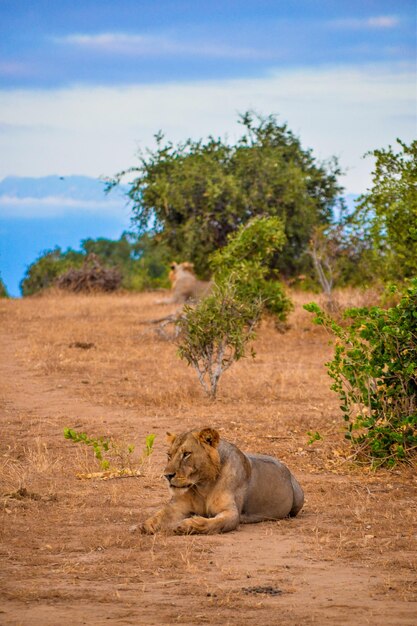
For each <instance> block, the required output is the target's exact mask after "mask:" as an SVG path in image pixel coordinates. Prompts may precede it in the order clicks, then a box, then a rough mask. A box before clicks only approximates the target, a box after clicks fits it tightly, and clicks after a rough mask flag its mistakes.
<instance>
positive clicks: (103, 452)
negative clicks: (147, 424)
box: [64, 428, 156, 471]
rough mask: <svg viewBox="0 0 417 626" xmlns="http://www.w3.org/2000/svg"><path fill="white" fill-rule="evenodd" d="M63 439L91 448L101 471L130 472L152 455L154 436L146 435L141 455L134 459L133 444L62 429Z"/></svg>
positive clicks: (71, 429)
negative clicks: (127, 470)
mask: <svg viewBox="0 0 417 626" xmlns="http://www.w3.org/2000/svg"><path fill="white" fill-rule="evenodd" d="M64 437H65V439H69V440H70V441H72V442H73V443H83V444H85V445H86V446H91V447H92V448H93V451H94V456H95V458H96V459H97V461H98V463H99V466H100V469H101V470H102V471H107V470H115V471H123V470H124V469H130V470H132V469H133V468H134V467H137V466H138V465H141V464H142V463H143V462H144V460H145V459H146V458H147V457H149V456H150V455H151V454H152V452H153V445H154V441H155V437H156V435H153V434H150V435H147V437H146V439H145V448H144V450H143V452H142V454H141V455H140V456H139V457H136V458H135V457H134V452H135V446H134V445H133V444H123V443H120V442H118V441H115V440H113V439H108V438H105V437H89V436H88V435H87V434H86V433H83V432H79V431H76V430H74V429H73V428H64Z"/></svg>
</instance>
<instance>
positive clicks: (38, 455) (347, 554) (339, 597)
mask: <svg viewBox="0 0 417 626" xmlns="http://www.w3.org/2000/svg"><path fill="white" fill-rule="evenodd" d="M293 296H294V298H295V300H296V309H295V311H294V312H293V313H292V315H291V317H290V320H289V323H290V328H289V330H288V331H287V332H286V333H284V334H281V333H279V332H277V330H276V329H275V327H274V325H273V323H272V322H269V321H267V322H264V323H263V326H262V328H261V330H260V332H259V334H258V338H257V340H256V342H255V346H254V347H255V350H256V354H257V356H256V358H255V359H254V360H252V359H251V358H248V359H244V360H242V361H241V362H239V363H237V364H236V365H235V366H233V367H232V368H231V369H230V370H229V371H228V372H227V373H226V374H225V375H224V377H223V379H222V380H221V383H220V390H219V396H218V399H217V400H216V401H215V402H210V401H209V400H208V399H206V397H205V396H204V393H203V391H202V390H201V388H200V387H199V384H198V380H197V377H196V375H195V373H194V372H193V371H192V369H190V368H188V367H187V366H186V364H185V363H183V362H182V361H180V360H179V358H178V357H177V356H176V347H175V345H174V344H173V343H172V342H169V341H165V340H163V339H162V338H161V337H159V336H158V335H157V334H156V333H155V329H154V327H153V326H152V325H149V324H146V321H147V320H150V319H153V318H156V317H158V316H163V315H164V314H167V313H169V312H171V311H172V309H170V308H169V307H168V306H163V305H159V306H158V305H156V304H155V300H156V299H157V295H155V294H141V295H112V296H110V295H107V296H89V297H85V296H57V295H50V296H47V297H41V298H28V299H24V300H19V301H18V300H9V301H7V300H4V301H1V303H0V342H1V343H0V345H1V359H0V419H1V435H2V436H1V439H0V520H1V521H0V559H1V564H0V623H1V624H7V625H13V626H17V625H24V626H26V625H30V626H37V625H39V626H48V625H51V626H59V625H61V624H71V625H72V626H75V625H78V624H91V625H94V626H99V625H102V624H136V625H139V624H140V625H142V624H143V625H153V624H155V625H171V624H172V625H174V624H183V625H197V624H198V625H199V624H218V625H222V626H226V625H228V624H230V625H240V624H242V625H243V624H272V625H274V624H279V625H283V626H285V625H287V624H288V625H289V624H291V625H292V626H293V625H294V624H303V625H304V624H318V625H323V624H324V625H326V624H335V625H338V626H339V625H344V624H346V625H355V626H357V625H358V624H361V625H362V624H374V625H375V626H380V625H385V624H387V625H388V624H390V625H392V626H398V625H402V624H415V623H416V616H417V580H416V570H417V568H416V565H417V563H416V554H417V553H416V543H417V542H416V539H417V528H416V519H417V515H416V512H417V505H416V491H417V478H416V472H415V467H414V468H413V467H410V466H404V467H401V468H398V469H395V470H393V471H386V470H382V471H379V472H371V471H369V470H367V469H364V468H360V467H357V466H356V465H355V464H354V463H353V462H352V460H351V459H350V458H349V455H350V450H349V448H348V447H347V446H348V444H347V443H346V442H345V440H344V437H343V423H342V422H343V420H342V418H341V414H340V410H339V402H338V398H337V396H336V395H335V394H334V393H333V392H331V391H330V390H329V385H330V379H329V378H328V376H327V373H326V369H325V367H324V363H325V361H326V360H327V359H328V358H329V356H330V355H331V353H332V348H331V346H329V337H328V336H327V335H326V333H325V331H323V330H322V329H320V328H317V327H314V326H313V325H312V324H311V319H310V316H309V314H308V313H306V312H305V311H303V310H302V307H301V304H302V302H303V301H306V300H308V299H309V297H308V296H306V295H303V296H301V295H298V294H293ZM352 303H353V304H354V303H355V302H352ZM206 425H210V426H213V427H216V428H218V429H219V431H220V433H221V436H222V437H224V438H226V439H228V440H229V441H232V442H234V443H236V444H237V445H238V446H239V447H240V448H241V449H243V450H247V451H251V452H261V453H267V454H273V455H275V456H277V457H278V458H280V459H281V460H283V461H284V462H285V463H287V464H288V466H289V467H290V468H291V470H292V471H293V472H294V474H295V475H296V476H297V478H298V479H299V481H300V483H301V484H302V486H303V487H304V490H305V493H306V503H305V507H304V509H303V510H302V512H301V513H300V514H299V515H298V516H297V517H296V518H295V519H288V520H282V521H279V522H266V523H259V524H252V525H244V526H241V527H240V528H239V529H238V530H236V531H235V532H231V533H227V534H224V535H218V536H198V537H196V536H166V535H161V534H160V535H156V536H154V537H149V536H143V535H141V534H140V533H139V532H138V530H137V526H138V524H139V523H140V522H141V521H142V520H143V519H145V518H146V517H147V516H148V515H149V514H150V513H151V512H152V511H154V510H155V509H156V508H157V507H158V506H159V505H160V504H161V503H162V502H163V501H164V500H166V498H167V497H168V492H167V488H166V485H165V484H164V479H163V478H162V471H163V467H164V462H165V453H166V446H165V439H164V435H165V432H166V431H167V430H169V431H171V432H180V431H182V430H185V429H189V428H192V427H200V426H201V427H203V426H206ZM65 427H71V428H74V429H76V430H79V431H83V432H86V433H88V435H90V436H95V437H100V436H105V437H111V438H113V439H114V440H116V441H117V442H118V444H117V446H118V447H117V450H116V452H117V453H118V454H119V456H120V459H121V462H122V463H125V464H126V463H127V461H126V459H127V457H129V456H132V455H129V454H128V453H127V452H126V446H127V445H129V444H135V446H136V450H139V451H141V450H142V449H143V446H144V440H145V436H146V435H147V434H149V433H155V434H156V440H155V449H154V453H153V455H152V456H151V457H150V458H149V459H148V460H146V461H145V462H144V463H143V465H142V472H143V475H142V476H141V477H136V478H120V479H112V480H107V481H103V480H80V479H78V478H77V477H76V474H77V472H88V471H97V470H98V469H99V467H98V465H97V461H96V459H95V458H94V455H93V451H92V449H91V448H90V447H87V446H85V445H82V444H74V443H73V442H71V441H68V440H66V439H65V438H64V436H63V429H64V428H65ZM316 431H318V432H319V433H320V435H321V437H322V439H320V440H317V441H315V442H314V443H312V444H309V443H308V442H309V439H310V438H311V436H310V435H308V434H307V433H308V432H313V433H314V432H316Z"/></svg>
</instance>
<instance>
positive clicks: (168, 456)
mask: <svg viewBox="0 0 417 626" xmlns="http://www.w3.org/2000/svg"><path fill="white" fill-rule="evenodd" d="M167 458H168V461H170V460H171V459H172V454H170V453H169V452H167Z"/></svg>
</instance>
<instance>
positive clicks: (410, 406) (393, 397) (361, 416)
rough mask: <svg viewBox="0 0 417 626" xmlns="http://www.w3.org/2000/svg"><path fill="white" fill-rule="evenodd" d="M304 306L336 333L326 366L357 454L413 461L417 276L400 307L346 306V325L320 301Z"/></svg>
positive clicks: (416, 444)
mask: <svg viewBox="0 0 417 626" xmlns="http://www.w3.org/2000/svg"><path fill="white" fill-rule="evenodd" d="M305 308H306V309H307V311H310V312H311V313H314V314H315V316H316V317H315V320H314V321H315V322H316V323H317V324H320V325H322V326H324V327H326V328H328V329H329V330H330V331H331V332H332V333H333V334H334V335H335V337H336V346H335V355H334V358H333V360H332V361H330V362H329V363H327V364H326V365H327V368H328V372H329V375H330V377H331V378H333V380H334V383H333V385H332V386H331V389H333V391H336V392H337V393H338V394H339V396H340V400H341V409H342V412H343V416H344V419H345V421H346V425H347V432H346V437H347V439H349V440H350V441H351V443H352V445H353V446H354V448H355V450H356V453H357V456H358V458H362V459H366V460H367V461H369V462H370V463H371V465H372V466H378V465H387V466H391V465H394V464H395V463H396V462H397V461H401V460H410V459H411V457H412V456H414V455H415V454H416V451H417V279H415V280H414V281H412V283H411V286H410V287H409V288H408V289H407V290H406V292H405V293H404V294H403V296H402V298H401V301H400V302H399V304H398V305H397V306H395V307H392V308H389V309H381V308H379V307H371V308H353V309H349V310H347V311H346V312H345V317H347V318H350V320H351V322H350V324H349V325H348V326H346V327H344V328H342V327H341V326H339V325H338V324H336V322H335V321H334V320H333V319H332V318H331V317H330V316H329V315H327V314H326V313H324V312H323V311H321V310H320V308H319V307H318V306H317V305H316V304H314V303H312V304H308V305H306V306H305Z"/></svg>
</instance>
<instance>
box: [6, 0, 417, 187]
mask: <svg viewBox="0 0 417 626" xmlns="http://www.w3.org/2000/svg"><path fill="white" fill-rule="evenodd" d="M415 32H416V19H415V2H414V0H360V1H359V0H348V1H344V0H333V1H330V0H320V2H319V1H318V0H293V1H286V2H284V1H281V0H275V1H269V0H250V1H248V0H246V1H245V0H240V1H238V0H221V1H219V0H211V1H210V2H207V1H206V2H204V1H201V2H196V1H195V0H192V1H191V0H190V1H184V0H158V1H155V0H151V1H148V0H145V1H143V0H142V1H141V0H118V1H117V2H115V1H114V0H112V1H110V2H109V1H108V0H53V1H51V0H0V179H1V178H3V177H5V176H8V175H22V176H46V175H49V174H54V173H55V174H64V175H72V174H84V175H89V176H100V175H111V174H113V173H114V172H116V171H119V170H120V169H123V168H125V167H128V166H130V165H131V164H132V163H133V162H134V158H135V154H136V153H137V149H138V147H139V148H142V149H144V148H146V147H149V146H150V145H152V141H153V135H154V133H155V132H157V131H158V130H159V129H162V130H164V131H165V132H166V134H167V136H168V137H170V138H171V139H172V140H174V141H178V140H181V139H184V138H186V137H188V136H192V137H194V138H197V137H201V136H206V135H207V134H209V133H212V134H214V135H221V136H224V135H226V134H227V135H228V136H229V137H230V138H231V140H232V141H233V139H234V138H235V137H236V135H237V133H238V132H239V127H238V125H237V123H236V121H237V113H238V112H243V111H245V110H247V109H249V108H253V109H256V110H257V111H259V112H260V113H262V114H270V113H275V114H277V115H278V116H279V117H280V119H281V120H282V121H287V122H288V124H289V127H290V128H291V129H292V130H293V131H294V132H295V133H297V134H299V136H300V137H301V140H302V142H303V144H304V145H305V146H306V147H311V148H312V149H313V150H314V152H315V154H316V155H317V157H318V158H320V159H325V158H328V157H330V156H332V155H336V156H338V157H339V158H340V160H341V164H342V167H344V169H345V170H346V172H347V175H346V179H345V184H346V188H347V191H348V192H351V193H356V192H360V191H363V190H364V187H365V186H366V185H367V184H368V183H369V171H370V168H371V163H369V162H368V163H363V162H362V155H363V153H364V152H366V151H367V150H370V149H372V148H376V147H382V146H383V145H386V144H387V143H388V142H392V141H394V140H395V138H396V137H397V136H400V137H401V138H402V139H404V140H408V139H409V138H411V137H412V136H414V135H415V130H416V129H415V104H416V102H415V77H416V69H415V63H416V35H415Z"/></svg>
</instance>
